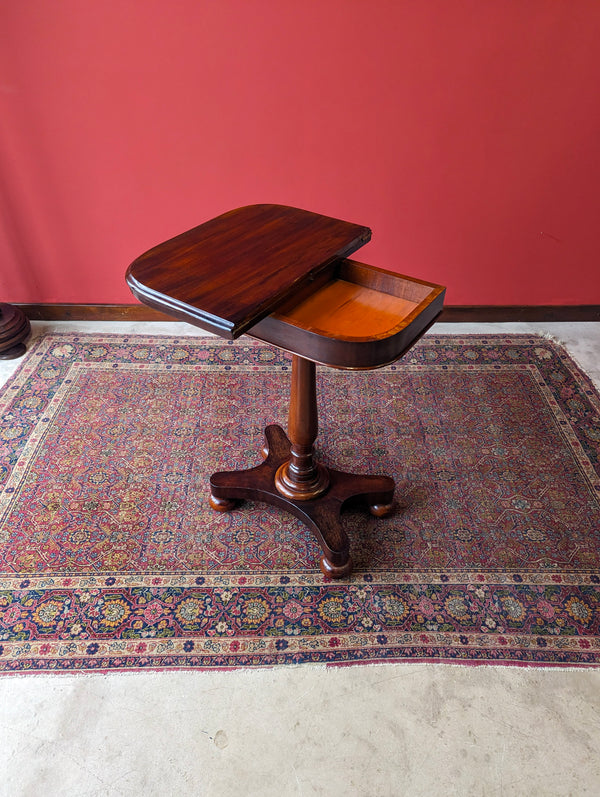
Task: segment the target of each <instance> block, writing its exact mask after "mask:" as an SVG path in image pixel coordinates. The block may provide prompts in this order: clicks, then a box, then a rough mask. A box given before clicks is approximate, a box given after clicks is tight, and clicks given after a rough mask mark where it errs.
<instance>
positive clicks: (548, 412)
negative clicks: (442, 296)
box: [0, 334, 600, 672]
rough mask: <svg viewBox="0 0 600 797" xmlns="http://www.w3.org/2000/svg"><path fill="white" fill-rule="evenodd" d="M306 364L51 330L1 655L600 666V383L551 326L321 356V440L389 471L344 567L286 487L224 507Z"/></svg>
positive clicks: (31, 380) (8, 476)
mask: <svg viewBox="0 0 600 797" xmlns="http://www.w3.org/2000/svg"><path fill="white" fill-rule="evenodd" d="M290 370H291V367H290V360H289V358H288V356H287V355H285V354H283V353H281V352H279V351H278V350H276V349H273V348H271V347H269V346H266V345H263V344H259V343H256V342H254V341H252V340H251V339H249V338H242V339H240V340H239V341H236V342H235V343H230V342H226V341H221V340H219V339H214V338H198V337H182V338H168V337H144V336H129V337H124V336H119V335H73V334H57V335H48V336H45V337H42V338H40V339H39V340H37V341H35V342H34V343H33V344H32V345H31V348H30V351H29V353H28V355H27V357H26V358H25V360H24V362H23V364H22V365H21V367H20V368H19V370H18V371H17V372H16V374H15V375H14V376H13V377H12V379H11V380H10V381H9V382H8V383H7V385H6V386H5V388H4V389H3V391H2V394H1V395H0V452H1V456H0V488H1V491H0V663H1V669H2V670H3V671H5V672H24V671H44V672H48V671H57V672H59V671H69V672H73V671H78V670H82V671H87V670H102V671H104V670H127V669H142V668H149V669H152V668H161V669H165V668H212V667H220V668H226V667H238V666H246V667H249V666H265V665H266V666H268V665H275V664H288V663H302V662H319V663H337V664H341V663H356V662H375V661H400V660H421V661H423V660H429V661H448V660H450V661H455V662H470V663H476V662H495V663H519V664H527V663H529V664H569V665H585V664H588V665H592V664H598V662H599V661H600V627H599V626H600V465H599V460H600V399H599V396H598V393H597V391H596V390H595V389H594V387H593V386H592V384H591V382H590V380H589V379H588V378H587V377H586V376H585V375H584V374H583V373H582V372H581V371H580V370H579V368H578V367H577V366H576V365H575V364H574V363H573V361H572V360H571V359H570V358H569V356H568V355H567V353H566V352H565V350H564V349H563V348H561V347H560V346H558V345H556V344H555V343H553V342H551V341H549V340H546V339H545V338H542V337H535V336H533V337H531V336H530V337H523V336H511V337H505V336H498V335H488V336H481V337H480V336H477V337H471V336H463V337H457V336H439V337H436V336H435V335H429V336H427V337H426V338H425V339H423V340H422V341H421V342H419V343H418V344H417V346H415V348H414V349H413V350H411V351H410V352H409V353H408V354H407V355H406V356H405V358H404V359H403V360H401V361H399V362H398V363H396V364H395V365H392V366H388V367H386V368H383V369H380V370H376V371H370V372H348V371H336V370H333V369H326V368H319V369H318V371H317V373H318V390H319V409H320V433H319V438H318V443H317V445H318V450H319V455H320V458H321V459H322V460H323V461H324V462H325V463H326V464H327V463H328V464H330V465H334V466H336V467H338V468H340V469H346V470H353V471H356V472H364V473H388V474H390V475H392V476H393V477H394V478H395V480H396V484H397V488H396V510H395V512H394V514H393V515H392V516H391V517H389V518H386V519H376V518H373V517H371V516H370V515H368V514H366V513H363V512H362V511H359V510H352V511H348V512H347V513H346V514H345V515H344V518H345V523H346V526H347V529H348V533H349V536H350V539H351V546H352V552H353V558H354V562H355V570H354V573H353V574H352V576H351V577H350V578H349V579H348V580H346V581H338V582H335V581H328V580H325V579H324V578H323V577H322V575H321V574H320V571H319V569H318V558H319V553H320V551H319V548H318V545H317V544H316V542H315V540H314V539H313V537H312V535H311V533H310V532H309V530H308V529H306V528H305V527H304V526H303V525H302V524H301V523H300V522H299V521H298V520H296V519H295V518H294V517H292V516H291V515H288V514H287V513H285V512H282V511H280V510H278V509H276V508H274V507H268V506H266V505H261V504H258V503H246V504H244V505H243V506H242V507H241V508H240V509H238V510H236V511H233V512H231V513H226V514H221V513H215V512H213V511H212V510H211V509H210V507H209V505H208V501H207V496H208V489H207V482H208V478H209V476H210V474H211V473H212V472H213V471H216V470H223V469H234V468H238V467H250V466H252V465H254V464H257V463H258V462H259V461H260V454H259V450H260V448H261V446H262V443H263V428H264V427H265V425H267V424H269V423H273V422H275V423H280V424H282V425H283V426H285V424H286V411H287V402H288V394H289V374H290Z"/></svg>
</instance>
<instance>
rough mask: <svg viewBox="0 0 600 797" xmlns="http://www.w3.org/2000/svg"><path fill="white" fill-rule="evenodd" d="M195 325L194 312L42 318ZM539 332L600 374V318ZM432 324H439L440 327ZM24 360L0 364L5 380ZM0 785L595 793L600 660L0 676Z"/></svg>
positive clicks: (37, 330) (169, 328) (46, 792)
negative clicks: (174, 320)
mask: <svg viewBox="0 0 600 797" xmlns="http://www.w3.org/2000/svg"><path fill="white" fill-rule="evenodd" d="M33 326H34V335H38V334H41V333H42V332H46V331H53V330H54V331H60V330H62V331H66V330H73V329H77V330H78V331H81V332H83V331H85V332H93V331H102V332H128V333H132V332H143V333H146V334H148V333H156V334H161V333H162V334H176V335H183V334H201V333H200V331H199V330H196V329H194V328H193V327H189V326H188V325H186V324H162V325H159V324H131V323H119V324H113V323H111V324H108V323H95V324H88V323H82V322H70V323H60V324H57V323H47V322H38V323H34V325H33ZM480 332H502V333H504V334H507V333H511V332H525V333H531V332H545V333H549V334H551V335H553V336H554V337H556V338H557V339H558V340H560V341H562V342H563V343H565V344H566V345H567V348H568V349H569V350H570V351H571V353H572V354H573V356H574V357H575V359H576V360H577V361H578V362H579V364H580V365H581V366H582V367H583V368H584V369H585V370H586V371H587V372H588V373H589V374H590V375H591V376H592V377H593V378H594V380H595V382H596V384H597V385H598V386H600V324H595V323H580V324H558V323H552V324H478V325H472V324H438V325H436V326H435V327H434V330H433V333H434V334H436V335H440V334H448V333H457V334H468V333H480ZM430 334H431V333H430ZM17 365H18V362H15V361H12V362H8V363H7V362H4V363H0V382H2V381H4V379H6V378H7V377H8V375H9V373H11V372H12V370H13V369H14V368H15V367H16V366H17ZM0 764H1V765H2V771H1V774H0V795H7V797H21V796H24V797H25V796H27V797H29V795H31V797H39V795H43V796H44V797H55V796H58V795H60V796H61V797H62V796H63V795H64V796H67V797H71V795H77V796H78V797H80V796H81V797H82V796H83V795H89V796H90V797H92V795H93V797H100V796H101V795H102V797H105V796H106V797H121V795H127V797H130V796H131V797H133V796H134V795H135V796H136V797H137V795H140V796H143V797H153V796H154V795H156V796H157V797H171V795H173V796H174V797H187V796H188V795H190V796H193V797H196V795H198V796H200V795H211V796H212V795H214V796H215V797H227V795H260V796H261V797H262V796H263V795H264V796H265V797H267V796H268V795H277V797H285V796H286V795H321V794H323V795H325V794H327V795H365V796H368V797H371V795H373V796H375V795H382V796H386V795H406V796H407V797H412V795H428V796H429V795H434V796H435V795H444V797H446V796H449V795H461V797H462V795H482V796H483V795H486V796H488V797H496V796H497V797H500V796H501V795H502V796H504V795H534V796H535V797H537V795H540V796H541V795H573V796H575V795H576V796H577V797H579V795H600V669H544V668H523V667H496V666H479V667H469V666H452V665H445V664H440V665H424V664H381V665H373V666H355V667H343V668H333V669H329V670H328V669H326V668H324V667H320V666H311V665H306V666H301V667H281V668H275V669H271V670H261V671H234V672H209V673H198V672H194V673H190V672H183V673H131V674H125V675H100V674H91V675H78V676H67V675H61V676H51V677H46V676H19V677H16V676H12V677H5V678H0Z"/></svg>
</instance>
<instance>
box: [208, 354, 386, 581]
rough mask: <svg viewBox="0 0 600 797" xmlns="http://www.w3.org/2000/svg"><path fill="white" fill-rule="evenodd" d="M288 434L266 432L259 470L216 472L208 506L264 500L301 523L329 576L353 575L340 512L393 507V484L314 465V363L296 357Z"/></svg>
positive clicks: (270, 428)
mask: <svg viewBox="0 0 600 797" xmlns="http://www.w3.org/2000/svg"><path fill="white" fill-rule="evenodd" d="M288 433H289V436H288V435H286V434H285V432H284V431H283V429H282V428H281V427H280V426H267V428H266V429H265V438H266V443H265V448H264V449H263V454H264V456H265V461H264V462H263V463H262V464H260V465H258V466H257V467H256V468H250V469H249V470H243V471H228V472H222V473H215V474H213V475H212V476H211V479H210V490H211V494H210V505H211V506H212V508H213V509H216V510H218V511H220V512H226V511H229V510H231V509H233V508H234V507H235V506H236V503H237V501H238V500H239V499H243V498H247V499H250V500H253V501H263V502H265V503H267V504H273V505H274V506H278V507H280V508H281V509H286V510H287V511H288V512H291V513H292V514H293V515H295V516H296V517H297V518H299V519H300V520H302V521H303V522H304V523H305V524H306V525H307V526H308V527H309V528H310V529H311V530H312V532H313V533H314V535H315V536H316V538H317V540H318V542H319V544H320V546H321V548H322V550H323V555H322V557H321V570H322V571H323V573H324V574H325V575H327V576H330V577H331V578H342V577H343V576H347V575H349V574H350V572H351V570H352V559H351V557H350V543H349V540H348V536H347V534H346V532H345V531H344V527H343V525H342V521H341V518H340V514H341V512H342V509H343V508H344V507H345V506H347V505H348V504H350V503H357V502H363V503H366V504H367V506H368V507H369V510H370V511H371V513H372V514H373V515H376V516H378V517H382V516H383V515H386V514H388V513H389V512H390V511H391V509H392V501H393V497H394V481H393V479H391V478H390V477H389V476H359V475H355V474H352V473H344V472H342V471H339V470H333V469H331V468H326V467H325V466H324V465H321V464H320V463H318V462H316V461H315V459H314V453H313V444H314V442H315V440H316V438H317V433H318V416H317V397H316V385H315V364H314V363H313V362H311V361H310V360H305V359H304V358H302V357H299V356H298V355H294V356H293V358H292V389H291V397H290V409H289V422H288Z"/></svg>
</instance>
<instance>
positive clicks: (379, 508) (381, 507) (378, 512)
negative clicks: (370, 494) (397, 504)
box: [369, 504, 394, 517]
mask: <svg viewBox="0 0 600 797" xmlns="http://www.w3.org/2000/svg"><path fill="white" fill-rule="evenodd" d="M393 511H394V505H393V504H371V505H370V506H369V512H370V513H371V514H372V515H373V517H387V516H388V515H391V514H392V512H393Z"/></svg>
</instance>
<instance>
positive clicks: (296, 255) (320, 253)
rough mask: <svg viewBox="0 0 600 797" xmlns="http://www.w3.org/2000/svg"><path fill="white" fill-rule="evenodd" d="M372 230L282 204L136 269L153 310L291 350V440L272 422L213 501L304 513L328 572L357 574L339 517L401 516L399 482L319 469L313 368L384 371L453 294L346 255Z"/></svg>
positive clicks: (196, 235)
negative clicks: (257, 458) (359, 513)
mask: <svg viewBox="0 0 600 797" xmlns="http://www.w3.org/2000/svg"><path fill="white" fill-rule="evenodd" d="M370 234H371V233H370V230H369V229H368V228H367V227H361V226H360V225H356V224H350V223H348V222H345V221H340V220H338V219H332V218H329V217H327V216H320V215H318V214H315V213H311V212H309V211H304V210H298V209H296V208H289V207H285V206H281V205H252V206H249V207H245V208H239V209H238V210H235V211H231V212H229V213H226V214H224V215H223V216H219V217H218V218H216V219H213V220H212V221H210V222H207V223H206V224H202V225H200V226H199V227H195V228H194V229H193V230H190V231H188V232H187V233H184V234H183V235H180V236H177V237H176V238H174V239H172V240H170V241H167V242H166V243H164V244H161V245H159V246H157V247H155V248H154V249H151V250H150V251H149V252H147V253H146V254H144V255H142V256H141V257H139V258H138V259H137V260H135V261H134V262H133V263H132V264H131V266H130V267H129V269H128V271H127V276H126V279H127V283H128V285H129V287H130V288H131V290H132V292H133V294H134V295H135V296H136V297H137V298H139V299H140V300H141V301H142V302H144V303H145V304H148V305H149V306H150V307H153V308H155V309H158V310H161V311H163V312H167V313H169V314H171V315H174V316H175V317H177V318H182V319H184V320H186V321H189V322H191V323H193V324H195V325H197V326H200V327H202V328H203V329H207V330H209V331H211V332H216V333H217V334H218V335H221V336H222V337H226V338H236V337H238V336H239V335H240V334H242V333H243V332H247V334H249V335H251V336H252V337H256V338H259V339H261V340H264V341H266V342H268V343H270V344H273V345H275V346H278V347H279V348H282V349H284V350H286V351H289V352H290V353H291V354H292V381H291V394H290V407H289V417H288V435H286V434H285V432H284V431H283V429H281V427H279V426H273V425H272V426H267V428H266V429H265V438H266V442H265V446H264V448H263V449H262V454H263V457H264V461H263V462H262V463H261V464H260V465H258V466H257V467H255V468H250V469H248V470H244V471H224V472H219V473H215V474H213V475H212V476H211V479H210V497H209V501H210V505H211V506H212V508H213V509H215V510H217V511H221V512H225V511H230V510H231V509H233V508H234V507H235V506H236V505H237V503H238V502H239V501H240V500H243V499H250V500H257V501H263V502H265V503H268V504H272V505H274V506H277V507H280V508H281V509H285V510H287V511H288V512H291V513H292V514H293V515H295V516H296V517H298V518H300V520H302V521H303V522H304V523H305V524H306V525H307V526H308V527H309V528H310V529H311V530H312V531H313V533H314V534H315V537H316V538H317V540H318V542H319V544H320V546H321V549H322V551H323V554H322V557H321V570H322V571H323V573H324V574H325V575H327V576H329V577H331V578H342V577H344V576H347V575H348V574H349V573H350V572H351V570H352V559H351V557H350V545H349V541H348V537H347V535H346V532H345V531H344V528H343V526H342V522H341V519H340V514H341V512H342V510H343V509H344V507H346V506H348V505H349V504H351V503H359V502H361V503H364V504H366V505H367V506H368V508H369V510H370V511H371V513H372V514H374V515H376V516H378V517H381V516H383V515H385V514H387V513H388V512H390V511H391V509H392V501H393V495H394V481H393V479H391V478H390V477H389V476H364V475H356V474H351V473H344V472H342V471H338V470H334V469H333V468H325V467H324V466H323V465H322V464H320V463H318V462H316V460H315V457H314V442H315V440H316V437H317V434H318V411H317V395H316V379H315V363H316V362H318V363H322V364H325V365H329V366H333V367H337V368H346V369H369V368H377V367H380V366H381V365H384V364H386V363H388V362H393V361H394V360H396V359H397V358H398V357H400V356H401V355H402V354H403V353H404V352H405V351H407V349H408V348H410V346H412V345H413V343H414V342H415V341H416V340H417V339H418V338H419V337H420V335H422V334H423V332H424V331H425V330H426V329H427V328H428V327H429V326H430V325H431V324H432V323H433V321H434V320H435V318H436V317H437V316H438V315H439V313H440V312H441V310H442V306H443V298H444V291H445V289H444V288H443V287H442V286H439V285H433V284H432V283H427V282H423V281H422V280H415V279H413V278H410V277H404V276H402V275H399V274H394V273H392V272H389V271H384V270H382V269H376V268H373V267H372V266H365V265H364V264H361V263H356V262H354V261H349V260H346V259H345V258H346V257H347V255H349V254H351V253H352V252H353V251H355V250H356V249H357V248H358V247H360V246H362V245H363V244H364V243H366V242H367V241H368V240H369V238H370Z"/></svg>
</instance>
